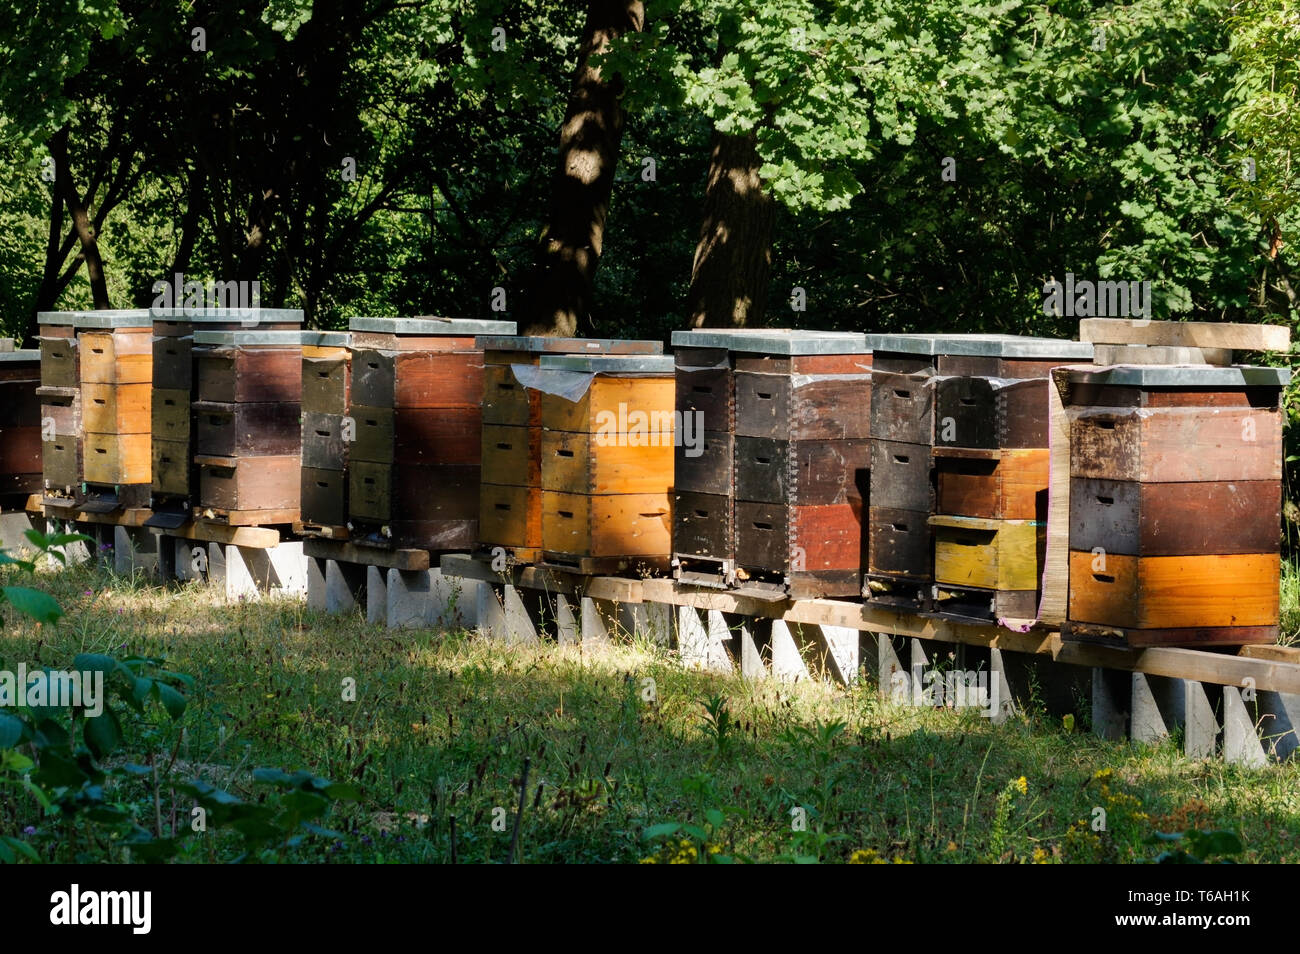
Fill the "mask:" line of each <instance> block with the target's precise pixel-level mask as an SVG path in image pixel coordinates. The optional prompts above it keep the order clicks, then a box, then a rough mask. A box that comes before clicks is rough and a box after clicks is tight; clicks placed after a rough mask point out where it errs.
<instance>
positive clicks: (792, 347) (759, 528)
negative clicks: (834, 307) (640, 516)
mask: <svg viewBox="0 0 1300 954" xmlns="http://www.w3.org/2000/svg"><path fill="white" fill-rule="evenodd" d="M673 345H674V349H675V352H674V353H675V358H676V367H677V396H676V400H677V407H678V410H679V412H681V414H682V415H683V422H684V423H685V424H686V425H693V427H692V426H688V427H685V428H684V430H685V431H686V434H687V436H690V434H691V431H694V432H695V439H694V440H683V441H681V442H680V446H679V447H678V448H677V455H676V461H675V478H676V487H675V493H674V497H675V500H674V504H675V508H674V528H673V540H674V542H673V562H674V571H675V574H676V575H677V576H678V578H679V579H684V580H688V581H695V582H721V583H730V582H734V581H735V580H736V579H737V578H739V579H741V580H743V581H748V582H750V583H760V582H761V583H766V584H771V585H776V586H778V587H781V588H792V592H793V591H794V590H796V589H797V590H798V591H799V592H800V593H803V594H804V595H829V594H831V593H839V592H844V593H848V592H856V586H857V578H858V576H859V574H860V567H861V550H862V548H861V529H860V523H861V509H862V503H861V501H862V490H863V489H865V483H866V473H867V469H868V468H869V466H870V460H869V454H870V446H869V444H868V443H867V439H866V438H867V435H868V434H869V431H870V421H869V413H868V412H869V408H870V388H871V356H870V353H869V352H868V351H867V349H866V348H865V346H864V344H863V336H862V335H860V334H851V333H836V332H812V331H790V330H786V329H753V330H750V329H739V330H728V331H712V330H697V331H684V332H675V333H674V334H673ZM686 415H691V416H692V417H687V416H686ZM700 434H702V438H701V437H700V436H699V435H700Z"/></svg>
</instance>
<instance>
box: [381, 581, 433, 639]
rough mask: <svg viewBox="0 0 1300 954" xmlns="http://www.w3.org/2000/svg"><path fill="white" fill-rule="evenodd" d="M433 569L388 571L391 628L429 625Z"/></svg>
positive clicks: (412, 627) (389, 625)
mask: <svg viewBox="0 0 1300 954" xmlns="http://www.w3.org/2000/svg"><path fill="white" fill-rule="evenodd" d="M432 574H433V571H432V570H395V569H390V570H389V571H388V611H387V614H386V616H387V619H386V622H387V624H388V628H389V629H415V628H418V627H421V626H427V625H428V622H429V618H430V615H431V613H430V605H431V594H430V586H431V582H432V580H431V577H432Z"/></svg>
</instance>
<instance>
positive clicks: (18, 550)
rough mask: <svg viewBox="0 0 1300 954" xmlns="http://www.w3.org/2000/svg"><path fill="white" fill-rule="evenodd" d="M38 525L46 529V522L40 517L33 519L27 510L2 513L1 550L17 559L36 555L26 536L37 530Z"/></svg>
mask: <svg viewBox="0 0 1300 954" xmlns="http://www.w3.org/2000/svg"><path fill="white" fill-rule="evenodd" d="M33 519H34V520H35V523H33ZM36 524H42V527H41V529H42V530H43V529H44V527H43V524H44V521H43V520H42V519H41V518H40V517H36V518H33V517H31V516H30V515H29V514H28V513H27V511H25V510H12V511H6V512H5V513H0V550H4V551H6V552H7V553H9V554H10V555H12V556H16V557H21V556H25V555H30V554H32V553H34V552H35V550H34V549H33V548H32V545H31V541H29V540H28V539H27V537H26V536H24V534H25V533H26V532H27V531H28V530H33V529H37V527H36Z"/></svg>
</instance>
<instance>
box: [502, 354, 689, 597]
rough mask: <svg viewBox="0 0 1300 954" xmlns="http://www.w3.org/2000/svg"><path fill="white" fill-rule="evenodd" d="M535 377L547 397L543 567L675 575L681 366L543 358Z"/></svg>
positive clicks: (631, 359) (655, 359) (646, 358)
mask: <svg viewBox="0 0 1300 954" xmlns="http://www.w3.org/2000/svg"><path fill="white" fill-rule="evenodd" d="M520 370H522V369H520ZM526 378H530V379H528V380H526V381H525V383H526V384H527V385H528V386H529V387H532V388H535V389H536V390H538V391H539V392H541V423H542V427H543V429H544V430H543V435H542V442H543V448H542V464H541V483H542V488H543V490H542V521H541V524H542V551H543V560H544V561H545V562H547V563H550V564H554V565H556V566H562V567H565V568H568V569H574V570H577V571H579V572H583V573H592V572H604V571H610V572H617V571H619V570H625V569H627V568H629V567H630V566H632V565H633V564H636V565H641V566H645V567H651V568H656V569H667V567H668V563H669V558H670V551H671V543H672V540H671V534H672V500H671V492H672V483H673V464H672V461H673V451H672V449H673V441H674V435H675V433H676V428H675V414H674V413H673V408H674V384H673V361H672V359H671V358H668V357H663V356H659V355H610V356H593V355H586V354H581V355H544V356H543V357H542V358H541V360H540V362H539V363H538V366H537V368H536V374H534V375H532V376H526ZM547 488H554V489H547Z"/></svg>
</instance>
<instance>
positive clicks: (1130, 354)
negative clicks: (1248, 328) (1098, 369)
mask: <svg viewBox="0 0 1300 954" xmlns="http://www.w3.org/2000/svg"><path fill="white" fill-rule="evenodd" d="M1092 363H1093V364H1099V365H1110V364H1212V365H1217V366H1219V367H1226V366H1227V365H1230V364H1232V351H1231V350H1229V349H1227V348H1174V347H1169V346H1167V345H1109V344H1099V345H1096V346H1095V347H1094V348H1093V352H1092Z"/></svg>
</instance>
